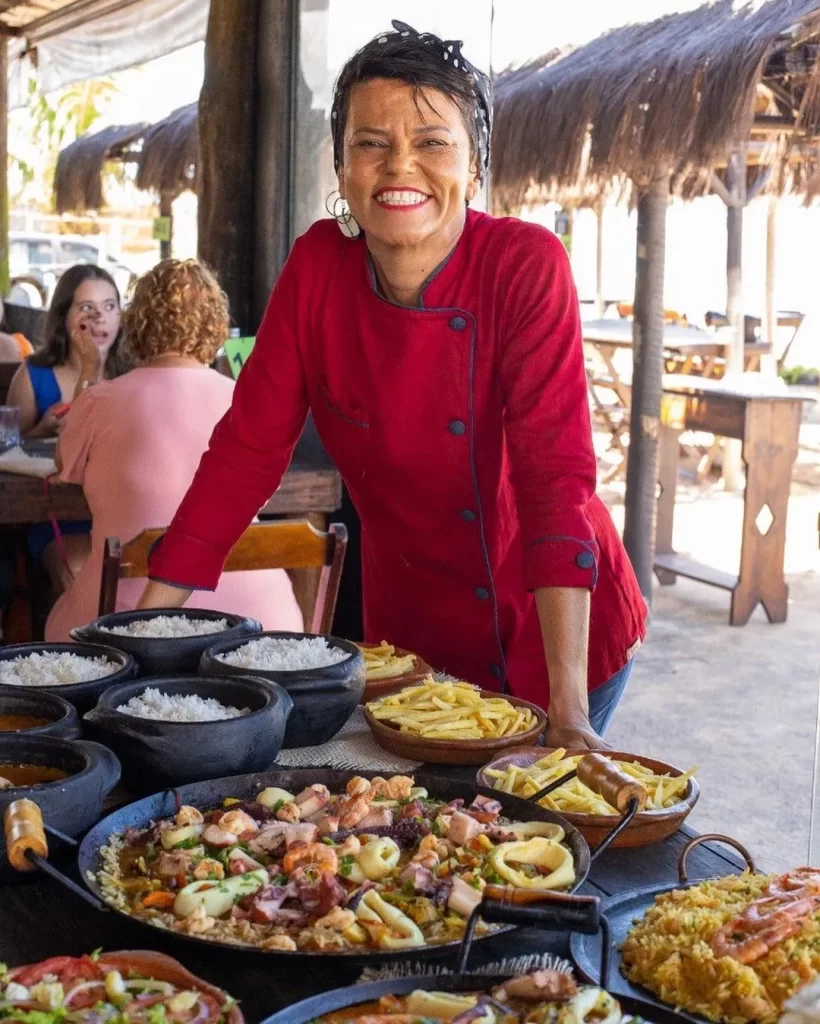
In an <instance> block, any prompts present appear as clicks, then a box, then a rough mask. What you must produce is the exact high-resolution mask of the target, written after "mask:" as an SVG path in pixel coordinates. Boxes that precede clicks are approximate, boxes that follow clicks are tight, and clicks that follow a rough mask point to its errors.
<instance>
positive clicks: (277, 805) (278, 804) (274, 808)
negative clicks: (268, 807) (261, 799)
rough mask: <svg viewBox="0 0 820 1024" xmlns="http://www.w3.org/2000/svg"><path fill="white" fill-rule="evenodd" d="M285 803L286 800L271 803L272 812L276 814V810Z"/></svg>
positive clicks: (280, 808) (279, 809)
mask: <svg viewBox="0 0 820 1024" xmlns="http://www.w3.org/2000/svg"><path fill="white" fill-rule="evenodd" d="M286 803H287V800H277V801H276V803H275V804H274V805H273V813H274V814H276V812H277V811H281V810H282V808H283V807H284V806H285V804H286Z"/></svg>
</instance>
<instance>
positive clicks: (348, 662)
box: [199, 633, 365, 750]
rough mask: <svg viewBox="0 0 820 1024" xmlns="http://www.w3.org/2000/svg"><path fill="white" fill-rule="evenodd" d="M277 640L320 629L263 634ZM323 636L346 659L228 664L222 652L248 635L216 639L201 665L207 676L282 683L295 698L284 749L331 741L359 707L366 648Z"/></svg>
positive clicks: (302, 636) (241, 643) (303, 636)
mask: <svg viewBox="0 0 820 1024" xmlns="http://www.w3.org/2000/svg"><path fill="white" fill-rule="evenodd" d="M268 636H269V637H273V638H274V639H277V640H304V639H309V638H312V637H315V636H316V634H315V633H260V634H259V636H258V637H251V639H252V640H259V639H261V638H262V637H268ZM324 639H325V640H326V641H327V642H328V645H329V646H330V647H339V648H341V649H342V650H344V651H346V652H347V654H348V655H349V657H348V658H345V660H344V661H340V662H338V663H337V664H335V665H325V666H323V667H321V668H310V669H298V670H296V671H290V672H283V671H273V670H271V669H261V668H239V667H238V666H236V665H228V664H226V663H225V662H224V661H222V660H221V659H220V657H219V655H225V654H229V653H230V652H231V651H235V650H236V649H237V648H239V647H243V646H244V645H245V644H246V643H247V642H248V640H247V638H246V639H243V640H230V641H227V642H225V643H218V644H214V645H213V646H212V647H209V648H208V650H207V651H205V653H204V654H203V655H202V661H200V663H199V671H200V673H201V674H202V675H205V676H228V677H229V678H232V679H237V678H240V679H241V678H243V677H245V676H256V677H257V678H259V679H267V680H269V681H270V682H272V683H278V684H279V685H280V686H283V687H284V688H285V689H286V690H287V691H288V693H289V694H290V696H291V697H292V698H293V711H292V712H291V716H290V719H289V720H288V728H287V731H286V732H285V742H284V743H283V744H282V746H283V747H284V748H285V750H288V749H290V748H292V747H312V746H317V745H318V744H320V743H327V741H328V740H329V739H332V737H333V736H335V735H336V733H337V732H338V731H339V730H340V729H341V727H342V726H343V725H344V724H345V722H346V721H347V720H348V718H350V716H351V715H352V714H353V712H354V711H355V710H356V705H357V704H358V703H359V700H360V699H361V696H362V694H363V693H364V684H365V666H364V658H363V657H362V652H361V651H360V650H359V648H358V647H357V646H356V645H355V644H352V643H350V641H348V640H340V639H338V637H335V636H326V637H324Z"/></svg>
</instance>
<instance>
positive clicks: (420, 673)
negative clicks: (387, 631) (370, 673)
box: [356, 644, 433, 704]
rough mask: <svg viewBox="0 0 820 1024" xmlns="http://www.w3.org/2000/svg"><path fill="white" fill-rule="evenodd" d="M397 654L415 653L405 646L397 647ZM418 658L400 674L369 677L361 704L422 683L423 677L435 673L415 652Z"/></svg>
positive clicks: (362, 645) (402, 655)
mask: <svg viewBox="0 0 820 1024" xmlns="http://www.w3.org/2000/svg"><path fill="white" fill-rule="evenodd" d="M356 646H357V647H376V646H378V645H377V644H357V645H356ZM394 650H395V652H396V656H397V657H399V658H403V657H405V655H408V654H413V652H412V651H406V650H405V649H404V648H403V647H395V648H394ZM413 657H414V658H415V659H416V660H415V662H414V664H413V667H412V668H411V669H410V670H409V671H408V672H403V673H402V674H401V675H400V676H391V677H390V678H389V679H369V680H367V681H366V682H365V684H364V693H363V694H362V697H361V700H360V701H359V703H360V704H367V702H368V701H370V700H378V698H379V697H386V696H387V694H388V693H398V692H399V690H403V689H404V688H405V686H412V685H413V684H414V683H420V682H421V681H422V679H424V678H426V677H427V676H430V675H432V674H433V669H432V668H430V666H429V665H428V664H427V662H426V661H424V660H423V659H422V658H420V657H419V656H418V655H417V654H413Z"/></svg>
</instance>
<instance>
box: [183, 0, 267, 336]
mask: <svg viewBox="0 0 820 1024" xmlns="http://www.w3.org/2000/svg"><path fill="white" fill-rule="evenodd" d="M257 13H258V7H257V3H256V0H220V2H219V3H213V4H211V6H210V11H209V15H208V31H207V34H206V38H205V78H204V81H203V84H202V92H201V94H200V98H199V158H200V163H199V168H200V171H199V173H200V187H199V213H198V222H199V224H198V227H199V255H200V257H201V259H203V260H204V261H205V262H206V263H207V264H209V266H211V267H212V268H213V269H214V270H215V271H216V274H217V277H218V278H219V282H220V284H221V285H222V287H223V289H224V290H225V292H226V293H227V295H228V300H229V302H230V306H231V316H232V318H233V320H234V322H235V323H236V324H237V325H238V326H239V328H240V329H241V330H242V331H243V332H244V331H252V330H253V329H254V328H255V326H256V325H255V324H254V319H253V314H252V297H253V238H254V230H255V227H254V132H255V105H254V92H255V88H256V31H257Z"/></svg>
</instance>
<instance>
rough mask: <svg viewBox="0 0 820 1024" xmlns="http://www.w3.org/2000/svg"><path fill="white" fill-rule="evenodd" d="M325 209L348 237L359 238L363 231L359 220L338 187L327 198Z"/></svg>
mask: <svg viewBox="0 0 820 1024" xmlns="http://www.w3.org/2000/svg"><path fill="white" fill-rule="evenodd" d="M334 197H335V198H334ZM325 209H326V210H327V212H328V213H329V214H330V216H331V217H332V218H333V219H334V220H335V221H336V223H337V224H338V225H339V230H340V231H341V233H342V234H343V235H345V236H346V237H347V238H358V237H359V235H360V234H361V233H362V229H361V228H360V227H359V224H358V221H357V220H356V218H355V217H354V216H353V214H352V213H351V212H350V207H349V206H348V205H347V200H346V199H343V198H342V195H341V193H340V192H339V191H338V189H337V190H336V191H335V192H331V193H330V195H329V196H328V197H327V199H326V200H325Z"/></svg>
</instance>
